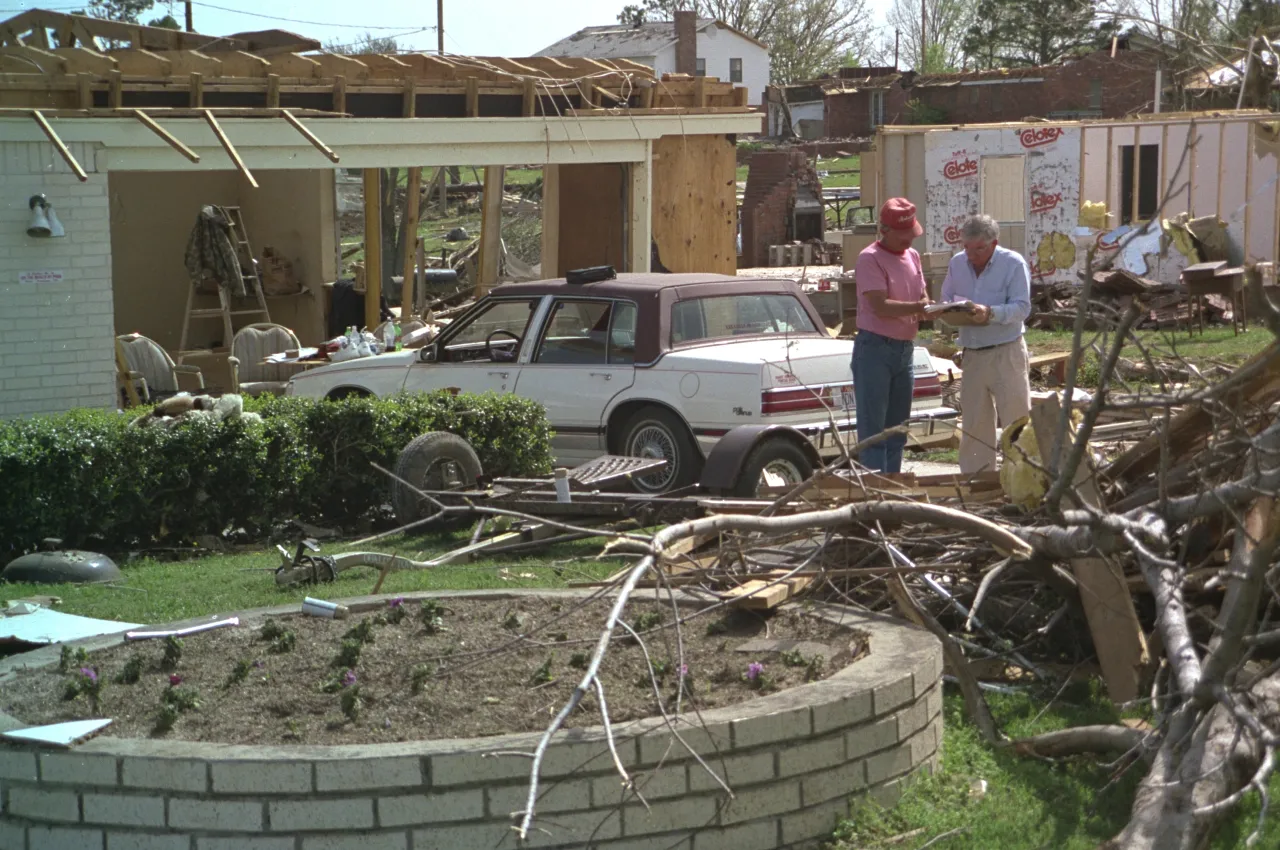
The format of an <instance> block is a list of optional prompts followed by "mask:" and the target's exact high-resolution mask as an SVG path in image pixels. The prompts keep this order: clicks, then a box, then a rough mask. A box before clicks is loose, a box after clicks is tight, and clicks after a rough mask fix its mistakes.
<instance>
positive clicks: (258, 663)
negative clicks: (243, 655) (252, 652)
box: [253, 658, 267, 670]
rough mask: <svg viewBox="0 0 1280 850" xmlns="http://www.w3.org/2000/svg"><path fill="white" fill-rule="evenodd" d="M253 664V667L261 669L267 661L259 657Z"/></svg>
mask: <svg viewBox="0 0 1280 850" xmlns="http://www.w3.org/2000/svg"><path fill="white" fill-rule="evenodd" d="M253 666H254V669H257V670H261V669H262V668H263V667H266V666H267V662H265V661H263V660H262V659H261V658H259V659H258V660H257V661H255V662H253Z"/></svg>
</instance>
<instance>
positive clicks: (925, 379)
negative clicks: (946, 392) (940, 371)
mask: <svg viewBox="0 0 1280 850" xmlns="http://www.w3.org/2000/svg"><path fill="white" fill-rule="evenodd" d="M911 397H912V398H941V397H942V382H941V381H940V380H938V375H937V373H934V374H931V375H923V376H921V377H917V378H916V384H915V389H914V390H912V392H911Z"/></svg>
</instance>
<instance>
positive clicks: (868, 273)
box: [853, 241, 926, 342]
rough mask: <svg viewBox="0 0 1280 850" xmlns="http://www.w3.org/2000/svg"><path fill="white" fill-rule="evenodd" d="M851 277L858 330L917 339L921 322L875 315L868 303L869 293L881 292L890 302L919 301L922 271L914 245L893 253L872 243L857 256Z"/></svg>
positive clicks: (922, 282)
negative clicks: (853, 282)
mask: <svg viewBox="0 0 1280 850" xmlns="http://www.w3.org/2000/svg"><path fill="white" fill-rule="evenodd" d="M853 278H854V281H855V282H856V283H857V286H858V329H859V330H864V331H871V332H872V333H876V334H880V335H881V336H887V337H889V338H890V339H898V340H904V341H907V342H909V341H911V340H913V339H915V338H916V332H917V331H919V329H920V323H919V322H917V321H916V320H915V319H911V318H906V317H903V318H895V319H886V318H883V317H881V316H877V315H876V314H875V313H873V312H872V311H871V305H870V304H869V303H868V302H867V293H868V292H884V293H886V294H885V297H886V298H888V299H889V300H890V301H919V300H920V299H921V298H924V296H925V292H926V288H925V284H924V271H923V269H922V268H921V266H920V254H919V253H917V251H916V249H915V248H908V249H907V250H905V251H903V252H902V253H901V254H895V253H894V252H893V251H890V250H888V249H887V248H885V247H884V246H883V245H881V244H880V242H879V241H876V242H873V243H871V244H870V245H868V246H867V247H866V248H863V249H862V253H861V254H859V255H858V264H857V266H855V267H854V272H853Z"/></svg>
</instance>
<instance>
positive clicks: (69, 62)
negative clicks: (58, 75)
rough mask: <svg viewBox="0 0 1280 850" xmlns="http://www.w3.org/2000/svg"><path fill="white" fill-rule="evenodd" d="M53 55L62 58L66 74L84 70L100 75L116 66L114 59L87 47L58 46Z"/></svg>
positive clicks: (107, 72)
mask: <svg viewBox="0 0 1280 850" xmlns="http://www.w3.org/2000/svg"><path fill="white" fill-rule="evenodd" d="M53 55H55V56H57V57H58V58H59V59H61V60H63V62H64V63H65V67H66V69H67V71H66V72H67V73H68V74H76V73H80V72H84V73H88V74H94V75H95V76H99V77H102V76H106V75H107V74H109V73H110V72H112V71H114V70H116V68H117V67H118V66H117V63H116V60H115V59H113V58H111V57H110V56H107V55H106V54H105V53H99V52H98V51H96V50H91V49H90V48H88V47H59V48H56V49H55V50H54V51H53Z"/></svg>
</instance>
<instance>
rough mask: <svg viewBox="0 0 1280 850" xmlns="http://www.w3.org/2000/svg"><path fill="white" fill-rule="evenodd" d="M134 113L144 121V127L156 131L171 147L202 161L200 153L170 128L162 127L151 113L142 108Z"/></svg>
mask: <svg viewBox="0 0 1280 850" xmlns="http://www.w3.org/2000/svg"><path fill="white" fill-rule="evenodd" d="M133 114H134V115H135V116H137V119H138V120H139V121H141V122H142V124H143V126H144V127H146V128H147V129H148V130H150V131H151V132H153V133H155V134H156V135H157V136H159V137H160V138H162V139H164V140H165V141H166V142H168V144H169V147H171V148H173V149H174V150H176V151H177V152H178V153H180V154H182V155H183V156H185V157H186V158H187V159H189V160H191V161H192V162H199V161H200V154H198V153H196V152H195V151H193V150H192V149H191V148H189V147H187V146H186V145H184V144H183V143H182V142H180V141H178V139H177V137H175V136H174V135H172V134H171V133H170V132H169V131H168V130H166V129H165V128H163V127H161V126H160V125H159V124H157V123H156V122H155V120H154V119H152V117H151V116H150V115H148V114H147V113H145V112H143V111H142V110H141V109H135V110H133Z"/></svg>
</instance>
